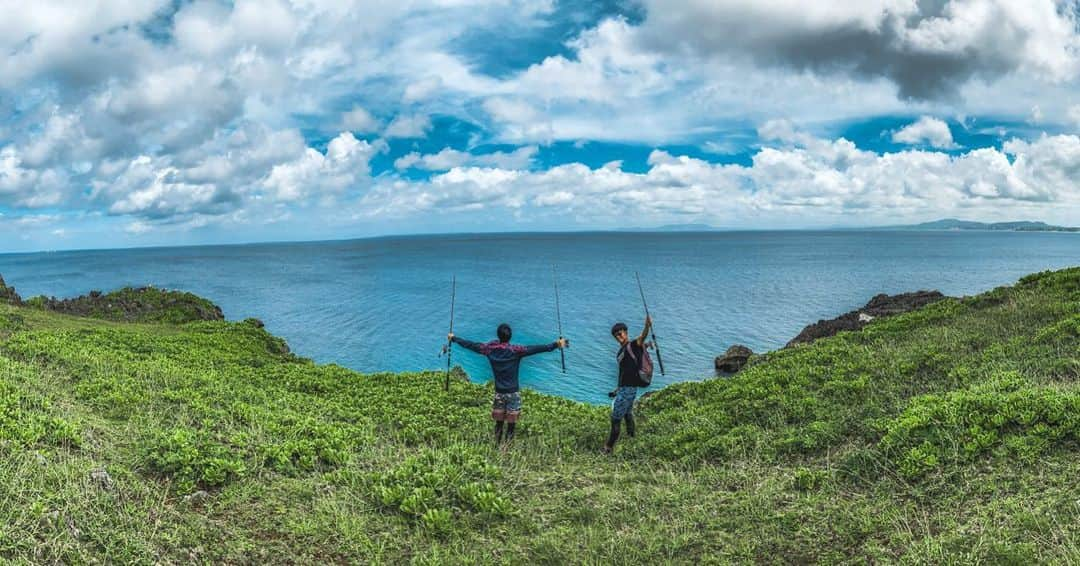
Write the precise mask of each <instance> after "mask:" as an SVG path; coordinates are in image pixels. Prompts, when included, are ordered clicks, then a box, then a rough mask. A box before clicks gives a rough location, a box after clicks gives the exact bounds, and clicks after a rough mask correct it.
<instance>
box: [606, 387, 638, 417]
mask: <svg viewBox="0 0 1080 566" xmlns="http://www.w3.org/2000/svg"><path fill="white" fill-rule="evenodd" d="M637 390H638V388H637V387H632V386H627V387H620V388H618V389H616V390H615V400H614V401H612V402H611V420H613V421H618V420H622V418H623V417H625V416H626V415H631V414H633V412H634V400H635V399H637Z"/></svg>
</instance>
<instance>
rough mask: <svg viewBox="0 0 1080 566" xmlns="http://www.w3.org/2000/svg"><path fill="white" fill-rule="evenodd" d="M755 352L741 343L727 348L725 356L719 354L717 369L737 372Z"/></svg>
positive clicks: (724, 371) (725, 371)
mask: <svg viewBox="0 0 1080 566" xmlns="http://www.w3.org/2000/svg"><path fill="white" fill-rule="evenodd" d="M753 355H754V352H753V350H751V349H750V348H747V347H746V346H743V345H741V344H736V345H734V346H732V347H730V348H728V349H727V351H726V352H724V355H723V356H717V357H716V361H715V365H716V371H718V372H723V373H735V372H737V371H739V370H741V369H742V368H743V366H745V365H746V361H747V360H749V359H750V356H753Z"/></svg>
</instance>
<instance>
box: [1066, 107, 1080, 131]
mask: <svg viewBox="0 0 1080 566" xmlns="http://www.w3.org/2000/svg"><path fill="white" fill-rule="evenodd" d="M1068 117H1069V120H1071V121H1072V122H1073V126H1075V127H1076V128H1078V129H1080V104H1076V105H1073V106H1070V107H1069V110H1068Z"/></svg>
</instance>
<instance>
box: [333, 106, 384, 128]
mask: <svg viewBox="0 0 1080 566" xmlns="http://www.w3.org/2000/svg"><path fill="white" fill-rule="evenodd" d="M341 127H342V128H344V129H346V130H350V131H353V132H358V133H361V134H365V133H368V132H374V131H375V130H378V129H379V127H380V124H379V121H378V120H377V119H375V117H374V116H372V115H371V113H370V112H368V111H367V110H364V108H363V107H360V106H353V109H352V110H350V111H348V112H346V113H345V114H344V115H343V116H342V117H341Z"/></svg>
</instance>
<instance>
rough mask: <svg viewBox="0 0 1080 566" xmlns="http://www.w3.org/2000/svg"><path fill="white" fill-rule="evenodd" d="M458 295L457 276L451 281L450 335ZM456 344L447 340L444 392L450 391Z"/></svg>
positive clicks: (452, 331) (452, 329)
mask: <svg viewBox="0 0 1080 566" xmlns="http://www.w3.org/2000/svg"><path fill="white" fill-rule="evenodd" d="M456 295H457V274H454V276H453V278H452V279H451V280H450V334H453V333H454V299H455V297H456ZM453 346H454V342H453V341H451V340H450V339H449V338H447V339H446V379H445V380H444V383H443V391H450V356H452V355H453V353H454V348H453Z"/></svg>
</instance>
